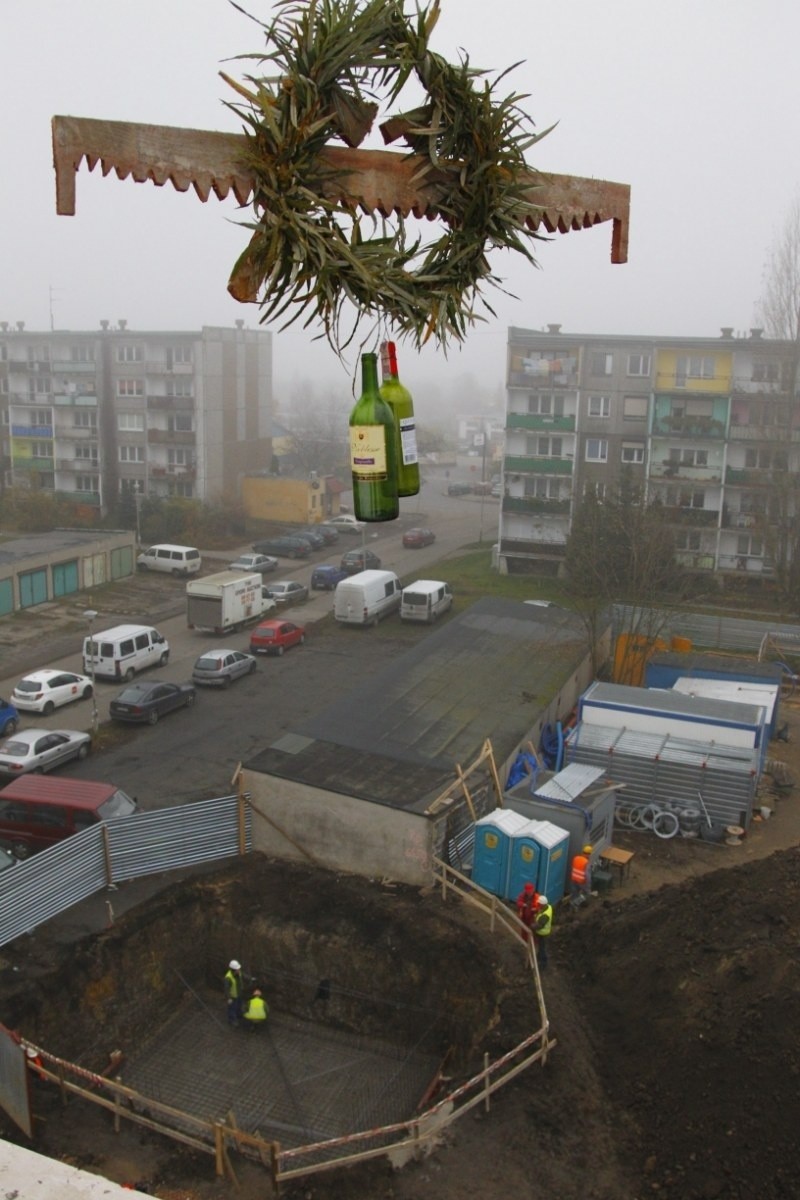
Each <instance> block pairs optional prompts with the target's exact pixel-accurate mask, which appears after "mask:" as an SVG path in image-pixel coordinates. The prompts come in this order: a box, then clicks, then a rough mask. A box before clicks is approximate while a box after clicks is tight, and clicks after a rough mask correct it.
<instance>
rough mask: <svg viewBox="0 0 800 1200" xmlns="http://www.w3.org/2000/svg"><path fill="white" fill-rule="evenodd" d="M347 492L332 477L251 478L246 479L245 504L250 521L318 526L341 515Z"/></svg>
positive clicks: (278, 476) (243, 492)
mask: <svg viewBox="0 0 800 1200" xmlns="http://www.w3.org/2000/svg"><path fill="white" fill-rule="evenodd" d="M343 490H344V489H343V486H342V484H341V483H340V482H339V480H338V479H336V478H335V476H332V475H327V476H320V477H315V476H314V475H313V474H312V475H311V476H310V477H309V476H304V477H303V478H302V479H293V478H291V477H290V476H288V475H247V476H245V478H244V479H243V480H242V503H243V504H244V511H245V516H246V517H247V519H248V520H249V521H258V522H273V521H275V522H280V523H282V524H287V525H314V524H316V523H317V522H319V521H326V520H327V519H328V517H335V516H336V515H337V513H338V512H339V497H340V495H341V493H342V491H343Z"/></svg>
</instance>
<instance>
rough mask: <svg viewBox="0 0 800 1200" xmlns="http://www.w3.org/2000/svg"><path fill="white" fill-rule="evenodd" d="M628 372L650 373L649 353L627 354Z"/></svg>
mask: <svg viewBox="0 0 800 1200" xmlns="http://www.w3.org/2000/svg"><path fill="white" fill-rule="evenodd" d="M628 374H629V375H649V374H650V355H649V354H629V355H628Z"/></svg>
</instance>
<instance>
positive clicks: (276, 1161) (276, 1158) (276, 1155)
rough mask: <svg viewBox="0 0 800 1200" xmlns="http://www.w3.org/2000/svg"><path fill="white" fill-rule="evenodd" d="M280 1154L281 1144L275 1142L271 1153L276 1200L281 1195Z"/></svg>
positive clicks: (273, 1187)
mask: <svg viewBox="0 0 800 1200" xmlns="http://www.w3.org/2000/svg"><path fill="white" fill-rule="evenodd" d="M280 1152H281V1144H280V1142H273V1143H272V1150H271V1151H270V1159H271V1160H272V1190H273V1191H274V1193H275V1196H276V1200H277V1197H279V1196H280V1194H281V1181H280V1178H279V1173H280Z"/></svg>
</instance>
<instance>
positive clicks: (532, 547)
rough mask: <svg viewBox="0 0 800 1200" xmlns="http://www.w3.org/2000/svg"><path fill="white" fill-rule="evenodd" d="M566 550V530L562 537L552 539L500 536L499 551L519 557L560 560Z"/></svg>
mask: <svg viewBox="0 0 800 1200" xmlns="http://www.w3.org/2000/svg"><path fill="white" fill-rule="evenodd" d="M566 550H567V538H566V532H565V533H564V536H563V538H561V539H559V540H555V539H554V540H553V541H549V540H548V541H546V542H545V541H540V542H535V541H526V540H523V539H522V538H501V539H500V553H501V554H506V555H516V556H518V557H519V558H552V559H556V560H557V561H559V562H560V561H561V559H563V557H564V555H565V554H566Z"/></svg>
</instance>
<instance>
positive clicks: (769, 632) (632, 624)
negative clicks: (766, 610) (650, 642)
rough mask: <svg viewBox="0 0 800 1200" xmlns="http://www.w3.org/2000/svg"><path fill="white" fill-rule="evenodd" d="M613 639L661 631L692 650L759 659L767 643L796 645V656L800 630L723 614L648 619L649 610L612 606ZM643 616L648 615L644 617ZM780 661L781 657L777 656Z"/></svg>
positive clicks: (677, 615) (679, 614)
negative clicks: (687, 643) (676, 635)
mask: <svg viewBox="0 0 800 1200" xmlns="http://www.w3.org/2000/svg"><path fill="white" fill-rule="evenodd" d="M612 612H613V626H612V631H613V634H614V636H616V635H617V634H619V633H620V631H621V630H623V629H637V628H641V629H642V630H646V629H648V628H661V626H662V625H664V631H663V632H662V633H661V636H662V637H663V638H666V637H668V636H669V635H670V633H671V632H675V633H679V634H680V636H681V637H683V638H686V639H688V640H689V641H690V642H691V643H692V645H693V646H695V647H697V648H702V649H704V650H724V651H727V652H728V653H731V654H743V655H753V654H755V655H757V656H760V655H759V652H760V651H761V648H762V643H764V641H765V639H771V640H772V641H773V643H777V644H778V645H782V644H783V643H785V644H786V645H793V647H794V649H793V652H796V648H797V642H798V640H800V626H797V625H783V624H776V623H775V622H774V618H769V617H768V618H767V620H765V621H757V620H754V619H752V618H746V617H734V616H730V615H727V614H723V613H692V612H684V611H683V610H682V609H681V611H680V613H677V612H674V611H669V612H667V613H666V614H664V616H663V617H659V616H658V614H657V613H656V612H654V615H653V616H649V615H647V614H648V610H641V609H633V608H630V607H628V606H625V605H621V604H617V605H614V606H613V610H612ZM642 613H644V614H645V615H642ZM778 657H779V656H778Z"/></svg>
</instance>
